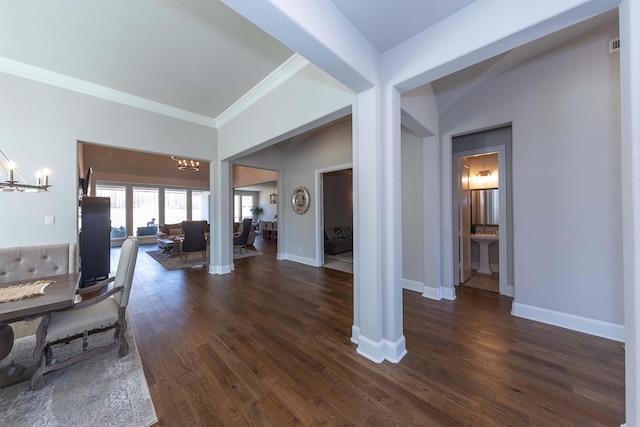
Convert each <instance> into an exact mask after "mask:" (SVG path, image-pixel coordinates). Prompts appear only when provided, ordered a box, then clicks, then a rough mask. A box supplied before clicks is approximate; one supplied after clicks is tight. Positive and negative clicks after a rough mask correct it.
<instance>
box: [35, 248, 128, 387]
mask: <svg viewBox="0 0 640 427" xmlns="http://www.w3.org/2000/svg"><path fill="white" fill-rule="evenodd" d="M137 256H138V239H137V238H136V237H128V238H127V239H126V240H125V241H124V243H123V244H122V250H121V252H120V260H119V261H118V269H117V270H116V275H115V276H114V277H110V278H109V279H106V280H103V281H102V282H100V283H97V284H95V285H93V286H89V287H87V288H81V289H78V292H77V294H78V297H77V302H76V303H75V304H74V306H73V307H72V308H71V309H69V310H66V311H61V312H54V313H50V314H46V315H45V316H43V318H42V321H41V322H40V326H39V327H38V332H37V334H36V347H35V350H34V352H33V355H34V358H35V359H36V362H37V367H36V371H35V372H34V374H33V376H32V377H31V388H32V389H33V390H39V389H41V388H42V387H44V374H46V373H48V372H51V371H56V370H58V369H62V368H65V367H67V366H69V365H71V364H73V363H76V362H79V361H81V360H85V359H88V358H90V357H92V356H93V355H95V354H97V353H103V352H106V351H109V350H110V349H112V348H114V347H116V346H118V347H119V350H118V357H124V356H126V355H127V353H128V352H129V344H128V343H127V340H126V339H125V336H124V334H125V332H126V330H127V321H126V316H125V313H126V309H127V304H128V303H129V293H130V292H131V284H132V282H133V272H134V270H135V266H136V259H137ZM92 296H93V297H92ZM109 329H115V334H114V339H113V341H111V342H110V343H108V344H106V345H102V346H97V347H95V348H92V349H89V348H88V347H89V343H88V336H89V335H92V334H95V333H98V332H104V331H106V330H109ZM78 338H82V349H83V351H82V353H80V354H77V355H74V356H71V357H69V358H68V359H66V360H63V361H61V362H57V361H56V360H55V358H54V356H53V346H55V345H57V344H63V343H64V344H67V343H69V342H71V341H73V340H75V339H78Z"/></svg>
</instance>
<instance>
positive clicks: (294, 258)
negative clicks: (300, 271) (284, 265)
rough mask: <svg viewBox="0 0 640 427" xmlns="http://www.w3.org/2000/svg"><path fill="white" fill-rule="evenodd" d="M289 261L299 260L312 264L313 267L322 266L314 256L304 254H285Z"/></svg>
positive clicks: (301, 262) (305, 263)
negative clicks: (309, 256) (304, 255)
mask: <svg viewBox="0 0 640 427" xmlns="http://www.w3.org/2000/svg"><path fill="white" fill-rule="evenodd" d="M283 259H286V260H289V261H293V262H298V263H300V264H304V265H310V266H311V267H320V266H319V265H318V262H317V261H316V260H315V259H314V258H307V257H303V256H298V255H293V254H284V258H283Z"/></svg>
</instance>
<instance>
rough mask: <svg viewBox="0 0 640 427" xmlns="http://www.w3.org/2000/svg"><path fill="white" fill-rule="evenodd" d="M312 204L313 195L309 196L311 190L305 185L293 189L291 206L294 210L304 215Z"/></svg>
mask: <svg viewBox="0 0 640 427" xmlns="http://www.w3.org/2000/svg"><path fill="white" fill-rule="evenodd" d="M310 204H311V197H310V196H309V190H307V189H306V188H304V187H298V188H296V189H295V190H293V194H292V195H291V207H292V208H293V211H294V212H295V213H297V214H298V215H302V214H303V213H305V212H306V211H308V210H309V205H310Z"/></svg>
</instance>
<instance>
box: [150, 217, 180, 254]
mask: <svg viewBox="0 0 640 427" xmlns="http://www.w3.org/2000/svg"><path fill="white" fill-rule="evenodd" d="M180 236H184V232H183V231H182V224H181V223H177V224H164V225H159V226H158V232H157V233H156V240H157V241H158V246H159V247H160V248H162V249H164V248H165V246H167V245H168V244H169V243H166V240H173V239H175V238H176V237H180ZM163 240H164V241H163Z"/></svg>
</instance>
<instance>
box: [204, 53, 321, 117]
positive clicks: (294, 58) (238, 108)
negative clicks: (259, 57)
mask: <svg viewBox="0 0 640 427" xmlns="http://www.w3.org/2000/svg"><path fill="white" fill-rule="evenodd" d="M308 64H309V61H308V60H306V59H304V58H303V57H302V56H300V55H298V54H297V53H294V54H293V55H291V56H290V57H289V59H287V60H286V61H285V62H283V63H282V65H280V66H279V67H278V68H276V69H275V70H273V72H271V74H269V75H268V76H267V77H265V78H264V79H262V80H261V81H260V82H259V83H258V84H257V85H255V86H254V87H253V88H251V90H249V91H248V92H247V93H245V94H244V95H242V96H241V97H240V98H238V100H237V101H236V102H234V103H233V104H231V105H230V106H229V108H227V109H226V110H224V111H223V112H222V113H220V115H219V116H218V117H216V125H217V127H220V126H222V125H224V124H225V123H227V122H228V121H229V120H231V119H233V118H234V117H235V116H237V115H238V114H240V113H241V112H243V111H244V110H246V109H247V108H248V107H249V106H251V105H252V104H254V103H255V102H257V101H258V100H259V99H260V98H262V97H263V96H265V95H266V94H267V93H269V92H271V91H272V90H273V89H275V88H276V87H278V86H280V85H281V84H282V83H284V82H285V81H286V80H287V79H289V78H291V77H292V76H293V75H294V74H296V73H297V72H298V71H300V70H301V69H302V68H304V67H305V66H306V65H308Z"/></svg>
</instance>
